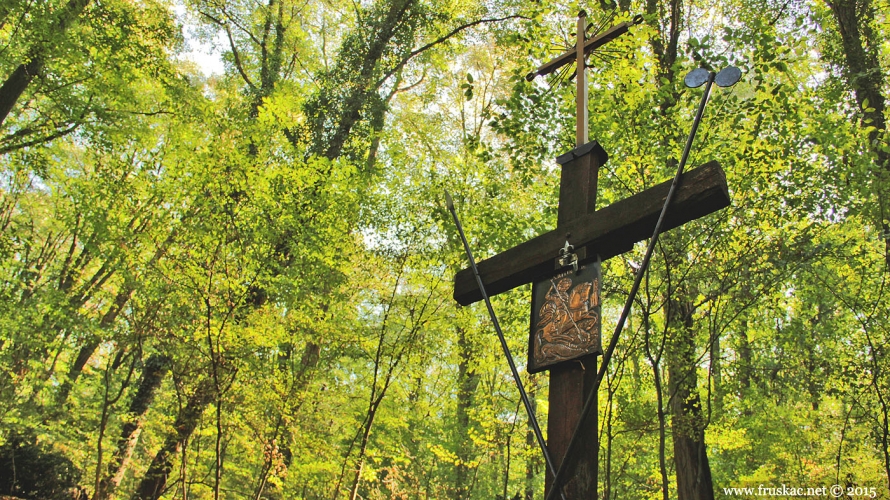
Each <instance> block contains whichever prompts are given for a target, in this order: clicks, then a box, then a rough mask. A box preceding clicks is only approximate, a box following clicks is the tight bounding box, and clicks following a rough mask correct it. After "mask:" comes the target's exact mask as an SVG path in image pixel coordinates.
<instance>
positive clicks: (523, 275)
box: [454, 11, 730, 500]
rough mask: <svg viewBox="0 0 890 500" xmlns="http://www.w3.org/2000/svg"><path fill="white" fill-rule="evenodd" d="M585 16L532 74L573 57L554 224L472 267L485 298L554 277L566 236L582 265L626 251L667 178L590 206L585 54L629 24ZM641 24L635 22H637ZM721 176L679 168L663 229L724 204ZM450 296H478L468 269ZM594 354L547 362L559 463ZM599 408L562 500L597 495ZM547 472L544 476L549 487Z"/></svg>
mask: <svg viewBox="0 0 890 500" xmlns="http://www.w3.org/2000/svg"><path fill="white" fill-rule="evenodd" d="M586 22H587V21H586V14H585V13H584V12H583V11H582V12H581V13H580V14H579V16H578V25H577V32H576V36H577V41H576V44H575V48H574V49H573V50H571V51H569V52H566V53H564V54H562V55H561V56H559V57H557V58H556V59H554V60H553V61H551V62H549V63H547V64H545V65H543V66H541V67H540V68H538V70H537V71H536V72H534V73H531V74H530V75H529V79H531V78H534V76H535V75H539V74H540V75H543V74H547V73H550V72H552V71H555V70H556V69H558V68H560V67H562V66H564V65H566V64H569V63H571V62H572V61H575V63H576V65H577V69H576V80H577V82H576V85H577V91H576V104H577V134H576V146H577V147H576V148H575V149H574V150H572V151H570V152H568V153H566V154H564V155H562V156H560V157H559V158H557V163H559V164H560V165H561V167H562V173H561V176H560V184H559V210H558V214H557V222H556V229H554V230H553V231H550V232H548V233H545V234H542V235H540V236H538V237H536V238H533V239H531V240H529V241H526V242H525V243H522V244H520V245H517V246H515V247H513V248H511V249H509V250H506V251H504V252H502V253H500V254H498V255H495V256H494V257H491V258H489V259H487V260H484V261H482V262H479V264H478V270H479V274H480V276H481V278H482V282H483V283H484V285H485V289H486V291H487V292H488V295H496V294H498V293H502V292H505V291H508V290H511V289H513V288H516V287H518V286H521V285H524V284H527V283H532V282H536V281H539V280H544V279H549V278H551V277H552V276H553V275H554V274H555V268H556V267H558V266H556V265H555V263H556V262H557V259H558V258H559V255H560V254H559V251H560V249H561V248H563V247H564V245H565V243H566V241H567V240H569V241H570V242H571V244H572V245H573V246H574V248H575V249H576V250H575V253H576V254H577V255H578V259H579V261H580V263H581V264H586V263H590V262H593V261H594V260H596V259H597V258H600V259H603V260H605V259H608V258H611V257H614V256H616V255H619V254H621V253H624V252H627V251H629V250H631V249H632V248H633V245H634V244H635V243H636V242H638V241H642V240H644V239H646V238H648V237H649V236H651V234H652V230H653V228H654V227H655V223H656V221H657V219H658V216H659V213H660V211H661V208H662V206H663V204H664V202H665V199H666V198H667V194H668V191H669V189H670V184H671V181H670V180H669V181H666V182H664V183H662V184H659V185H657V186H655V187H652V188H650V189H647V190H645V191H643V192H641V193H639V194H636V195H634V196H631V197H629V198H625V199H624V200H621V201H618V202H617V203H614V204H612V205H610V206H608V207H606V208H603V209H601V210H596V194H597V175H598V172H599V168H600V167H601V166H602V165H603V164H605V162H606V161H607V160H608V155H607V154H606V152H605V151H604V150H603V148H602V147H601V146H600V145H599V144H598V143H597V142H596V141H593V142H588V137H587V134H588V129H587V122H588V115H587V80H586V76H585V71H584V68H585V59H586V56H587V54H589V53H590V52H591V51H592V50H594V49H595V48H597V47H599V46H601V45H603V44H605V43H606V42H608V41H610V40H612V39H614V38H617V37H618V36H620V35H621V34H623V33H625V32H627V31H628V28H629V26H630V25H632V24H633V23H621V24H619V25H617V26H615V27H613V28H611V29H610V30H608V31H606V32H604V33H603V34H601V35H599V36H597V37H594V38H591V39H587V38H586V36H585V31H586V28H587V26H586ZM635 22H639V20H635ZM729 202H730V200H729V191H728V188H727V185H726V177H725V175H724V173H723V170H722V169H721V168H720V165H719V164H717V162H710V163H708V164H705V165H703V166H701V167H699V168H697V169H694V170H691V171H689V172H687V173H685V174H684V175H683V176H682V177H681V181H680V185H679V188H678V190H677V192H676V193H675V195H674V198H673V201H672V203H671V205H670V208H669V211H668V213H667V216H666V219H665V222H664V226H663V230H665V231H667V230H669V229H673V228H676V227H678V226H680V225H682V224H684V223H686V222H689V221H691V220H694V219H697V218H699V217H703V216H705V215H707V214H709V213H712V212H714V211H716V210H719V209H721V208H724V207H726V206H728V205H729ZM454 298H455V300H457V302H458V303H460V304H462V305H469V304H471V303H473V302H476V301H479V300H482V295H481V293H480V291H479V288H478V286H477V283H476V279H475V276H474V274H473V271H472V269H469V268H467V269H464V270H462V271H460V272H458V273H457V275H455V277H454ZM596 362H597V360H596V356H595V355H588V356H585V357H582V358H579V359H576V360H573V361H569V362H565V363H562V364H559V365H555V366H552V367H550V399H549V403H550V411H549V417H548V422H547V435H548V438H547V448H548V450H549V452H550V456H551V457H553V459H554V461H555V463H554V466H555V467H557V468H558V467H559V466H560V464H561V462H562V460H563V458H564V455H565V452H566V449H567V448H568V445H569V441H570V440H571V438H572V431H573V430H574V428H575V427H576V425H577V423H578V420H579V419H580V415H581V409H582V408H583V406H584V401H585V399H586V397H587V395H588V394H589V393H590V392H591V389H592V388H593V387H594V383H595V380H596V373H597V366H596ZM596 414H597V411H596V410H594V411H592V412H591V413H590V417H588V422H585V426H584V427H583V429H584V430H583V434H582V435H581V436H580V437H581V439H582V441H581V443H582V445H581V446H579V447H578V448H579V451H578V454H577V455H576V456H573V457H568V459H569V460H570V461H571V462H573V463H575V464H576V465H575V469H574V474H572V475H571V479H569V480H568V481H566V483H565V490H564V491H565V493H566V498H567V500H587V499H595V498H597V468H598V453H599V443H598V436H597V428H598V427H597V415H596ZM552 479H553V478H552V477H551V476H550V474H548V475H547V481H546V484H547V489H548V491H549V489H550V488H551V482H552Z"/></svg>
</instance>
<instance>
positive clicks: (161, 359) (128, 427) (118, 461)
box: [93, 354, 170, 500]
mask: <svg viewBox="0 0 890 500" xmlns="http://www.w3.org/2000/svg"><path fill="white" fill-rule="evenodd" d="M169 369H170V358H168V357H167V356H164V355H162V354H152V355H151V356H149V358H148V360H146V362H145V366H144V368H143V369H142V380H141V381H140V382H139V388H138V389H137V390H136V395H135V396H134V397H133V400H132V401H131V402H130V407H129V409H128V413H129V415H130V416H131V418H132V420H129V421H127V422H126V423H124V425H123V426H122V427H121V435H120V437H119V438H118V440H117V449H116V450H115V452H114V456H112V457H111V461H110V462H109V463H108V473H107V475H106V476H105V478H103V479H102V482H101V483H100V485H99V489H98V490H97V491H96V492H95V494H94V495H93V500H104V499H105V498H108V496H109V495H111V493H113V492H114V490H115V489H116V488H117V487H118V486H120V483H121V481H122V480H123V478H124V473H125V472H126V470H127V466H128V465H129V462H130V457H131V456H132V455H133V450H134V449H135V448H136V443H137V441H138V440H139V434H140V433H141V432H142V423H143V421H144V419H145V414H146V413H147V412H148V409H149V407H150V406H151V403H152V401H154V397H155V393H156V392H157V390H158V388H159V387H160V386H161V383H162V382H163V381H164V376H165V375H166V374H167V370H169Z"/></svg>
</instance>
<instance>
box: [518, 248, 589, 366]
mask: <svg viewBox="0 0 890 500" xmlns="http://www.w3.org/2000/svg"><path fill="white" fill-rule="evenodd" d="M601 282H602V277H601V270H600V264H599V263H598V262H597V263H593V264H587V265H584V266H580V267H579V268H578V272H575V271H574V270H572V269H569V270H567V271H565V272H562V273H559V274H557V275H556V276H554V277H552V278H550V279H548V280H544V281H539V282H537V283H535V284H534V285H532V320H531V334H530V335H529V342H528V344H529V350H528V371H529V373H536V372H539V371H542V370H546V369H548V368H550V367H551V366H553V365H556V364H558V363H562V362H565V361H571V360H573V359H577V358H580V357H583V356H587V355H589V354H602V352H603V349H602V321H601V315H600V313H601V307H600V283H601Z"/></svg>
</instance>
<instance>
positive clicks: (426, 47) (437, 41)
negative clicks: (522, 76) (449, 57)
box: [377, 14, 528, 87]
mask: <svg viewBox="0 0 890 500" xmlns="http://www.w3.org/2000/svg"><path fill="white" fill-rule="evenodd" d="M510 19H528V17H526V16H523V15H519V14H513V15H510V16H506V17H498V18H493V19H477V20H476V21H472V22H469V23H467V24H463V25H460V26H458V27H456V28H454V29H453V30H451V31H449V32H448V33H446V34H445V35H442V36H441V37H439V38H437V39H435V40H433V41H432V42H430V43H428V44H426V45H424V46H422V47H420V48H418V49H415V50H412V51H411V52H410V53H409V54H408V55H407V56H405V57H404V58H403V59H402V60H401V61H399V63H398V64H397V65H396V67H394V68H393V69H392V70H390V71H389V72H387V73H386V74H385V75H383V78H381V79H380V81H379V82H378V83H377V86H378V87H379V86H380V85H382V84H383V82H385V81H386V80H387V79H389V78H390V77H391V76H392V75H394V74H396V72H398V71H400V70H401V69H402V68H403V67H404V66H405V65H406V64H408V61H410V60H411V59H413V58H414V57H415V56H417V55H419V54H422V53H423V52H426V51H427V50H429V49H431V48H433V47H435V46H436V45H439V44H440V43H444V42H447V41H448V40H450V39H451V38H453V37H454V36H455V35H457V34H459V33H461V32H463V31H466V30H468V29H470V28H472V27H473V26H478V25H480V24H489V23H499V22H503V21H508V20H510Z"/></svg>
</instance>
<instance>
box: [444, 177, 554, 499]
mask: <svg viewBox="0 0 890 500" xmlns="http://www.w3.org/2000/svg"><path fill="white" fill-rule="evenodd" d="M445 203H446V205H448V211H450V212H451V216H452V217H453V218H454V224H455V225H456V226H457V232H458V233H460V240H461V242H463V244H464V250H465V251H466V253H467V258H468V259H469V260H470V267H472V268H473V274H474V275H475V276H476V283H477V284H478V285H479V291H480V292H481V293H482V299H483V300H485V306H486V307H487V308H488V315H489V316H490V317H491V322H492V323H494V329H495V331H496V332H497V334H498V339H499V340H500V341H501V348H502V349H503V350H504V355H505V356H506V357H507V363H508V364H509V365H510V372H511V373H512V374H513V380H514V381H515V382H516V387H517V388H519V396H520V397H521V398H522V404H523V405H525V411H526V413H528V420H529V423H530V424H531V426H532V429H533V430H534V432H535V438H536V439H537V440H538V445H539V446H540V447H541V453H543V454H544V461H545V462H547V471H548V472H549V473H550V475H552V476H553V477H556V468H555V467H554V466H553V459H552V458H550V452H548V451H547V445H546V444H545V443H544V435H543V434H542V433H541V426H540V425H538V418H537V417H536V416H535V411H534V410H533V409H532V405H531V403H530V402H529V400H528V394H527V393H526V392H525V386H523V384H522V379H520V378H519V372H518V371H517V370H516V363H514V362H513V355H512V354H510V347H509V346H507V340H506V339H505V338H504V332H503V331H502V330H501V324H500V322H498V317H497V315H495V313H494V308H493V307H491V300H489V298H488V293H486V292H485V285H483V284H482V277H480V276H479V269H477V268H476V260H475V259H473V252H472V251H470V244H469V243H467V237H466V235H465V234H464V228H463V226H461V224H460V219H459V218H458V217H457V212H455V210H454V201H453V200H452V199H451V195H450V194H448V191H445ZM555 489H558V490H559V496H560V497H561V498H562V500H566V496H565V493H563V491H562V487H561V486H560V487H557V488H555Z"/></svg>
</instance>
